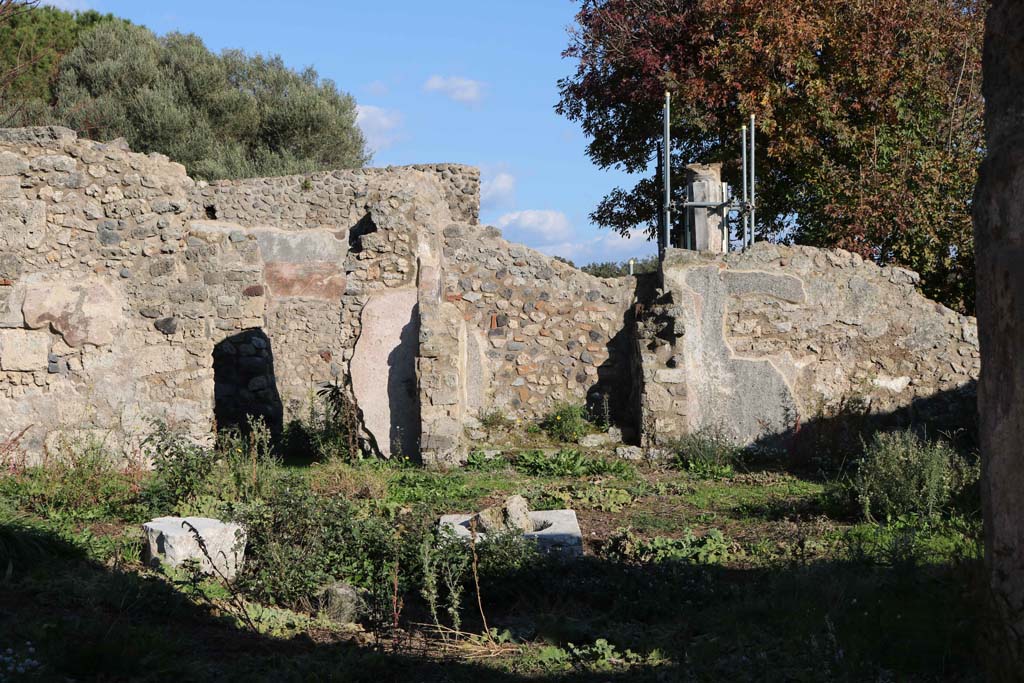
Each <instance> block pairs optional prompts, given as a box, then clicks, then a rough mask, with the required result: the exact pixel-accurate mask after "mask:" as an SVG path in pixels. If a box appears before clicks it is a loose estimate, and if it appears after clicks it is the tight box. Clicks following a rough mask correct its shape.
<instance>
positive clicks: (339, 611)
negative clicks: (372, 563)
mask: <svg viewBox="0 0 1024 683" xmlns="http://www.w3.org/2000/svg"><path fill="white" fill-rule="evenodd" d="M319 601H320V611H321V612H323V613H324V614H326V615H327V616H328V617H329V618H330V619H331V620H333V621H336V622H338V623H339V624H352V623H355V622H356V621H358V620H359V617H361V616H362V615H363V612H364V611H365V610H366V601H365V600H364V599H363V596H362V594H361V593H360V592H359V591H358V590H356V589H355V588H353V587H352V586H350V585H349V584H347V583H345V582H344V581H336V582H334V583H332V584H329V585H327V586H325V587H324V588H323V590H321V591H320V595H319Z"/></svg>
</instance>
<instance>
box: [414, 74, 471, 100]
mask: <svg viewBox="0 0 1024 683" xmlns="http://www.w3.org/2000/svg"><path fill="white" fill-rule="evenodd" d="M423 89H424V90H425V91H426V92H439V93H441V94H443V95H444V96H445V97H448V98H449V99H452V100H455V101H456V102H461V103H462V104H479V102H480V100H482V99H483V96H484V84H483V83H481V82H480V81H474V80H473V79H471V78H463V77H462V76H436V75H435V76H431V77H430V78H428V79H427V82H426V83H424V84H423Z"/></svg>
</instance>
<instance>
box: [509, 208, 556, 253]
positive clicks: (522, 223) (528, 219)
mask: <svg viewBox="0 0 1024 683" xmlns="http://www.w3.org/2000/svg"><path fill="white" fill-rule="evenodd" d="M495 225H497V226H498V227H499V228H501V229H502V231H504V233H505V239H508V240H511V241H513V242H524V243H526V244H527V245H530V246H532V245H535V244H552V243H554V242H561V241H565V240H569V239H572V236H573V229H572V225H571V224H570V223H569V219H568V218H567V217H566V215H565V214H564V213H562V212H561V211H554V210H551V209H527V210H526V211H513V212H512V213H506V214H504V215H502V216H501V217H500V218H498V220H497V221H496V222H495Z"/></svg>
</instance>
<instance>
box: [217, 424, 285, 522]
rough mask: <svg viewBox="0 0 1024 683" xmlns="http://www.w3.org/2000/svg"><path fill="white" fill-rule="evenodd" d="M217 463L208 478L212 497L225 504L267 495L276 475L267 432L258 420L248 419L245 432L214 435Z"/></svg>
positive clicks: (275, 460) (274, 461)
mask: <svg viewBox="0 0 1024 683" xmlns="http://www.w3.org/2000/svg"><path fill="white" fill-rule="evenodd" d="M217 456H218V458H217V462H216V464H215V465H214V467H213V471H212V474H211V486H212V491H211V492H212V493H214V494H215V495H216V496H217V497H219V498H220V499H221V500H223V501H226V502H231V503H235V502H248V501H252V500H256V499H258V498H263V497H265V496H266V495H268V494H269V493H270V486H271V484H272V483H273V481H274V479H275V478H276V476H277V475H278V474H279V466H280V463H279V462H278V460H277V458H276V457H275V456H274V454H273V452H272V445H271V436H270V430H269V429H267V426H266V424H265V423H264V422H263V419H262V418H255V417H251V416H250V417H249V423H248V429H247V430H246V431H244V432H243V431H241V430H239V429H225V430H223V431H221V432H219V433H218V434H217Z"/></svg>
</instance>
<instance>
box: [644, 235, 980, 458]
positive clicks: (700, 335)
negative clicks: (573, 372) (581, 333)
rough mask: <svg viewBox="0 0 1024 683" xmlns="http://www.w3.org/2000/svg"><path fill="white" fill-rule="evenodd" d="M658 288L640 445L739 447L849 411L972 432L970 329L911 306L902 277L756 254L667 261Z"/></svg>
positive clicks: (851, 260)
mask: <svg viewBox="0 0 1024 683" xmlns="http://www.w3.org/2000/svg"><path fill="white" fill-rule="evenodd" d="M662 278H663V283H664V293H663V295H662V298H661V299H660V300H659V301H658V302H657V303H656V304H655V305H652V306H651V307H650V308H649V309H648V310H647V311H646V313H645V315H644V316H643V319H642V320H641V322H640V324H639V330H640V334H639V335H638V337H637V344H636V349H637V357H638V363H637V365H638V368H639V371H638V372H637V379H638V383H639V385H640V386H639V388H638V392H639V393H640V394H641V395H642V400H641V406H640V411H639V412H640V414H641V418H640V419H641V421H642V422H643V433H644V436H645V441H646V442H647V443H648V444H649V445H656V444H663V443H665V442H668V441H670V440H671V439H673V438H676V437H678V436H680V435H682V434H684V433H688V432H693V431H695V430H699V429H702V428H705V429H713V430H721V431H724V432H726V433H727V434H728V435H729V436H731V437H732V438H733V439H735V440H738V441H741V442H746V443H749V442H753V441H758V440H761V439H764V438H767V437H771V436H773V435H777V434H782V433H790V434H792V433H793V432H794V431H795V430H799V429H800V427H801V426H802V425H807V424H809V423H812V422H814V421H815V420H820V419H827V418H828V417H829V416H834V415H836V414H838V413H841V412H842V411H843V410H844V409H849V408H851V407H853V408H856V409H858V410H866V411H867V412H868V413H870V414H874V415H878V416H892V415H899V414H901V413H903V414H907V415H915V416H916V417H927V418H931V419H933V420H935V421H937V422H938V423H939V424H940V425H941V426H942V428H943V429H950V430H952V429H955V428H956V427H958V426H960V425H963V424H965V423H967V424H970V423H972V422H973V415H974V410H975V408H974V396H975V387H974V382H975V380H976V379H977V377H978V371H979V363H980V361H979V352H978V337H977V323H976V321H975V319H974V318H972V317H967V316H963V315H959V314H957V313H956V312H954V311H952V310H950V309H948V308H946V307H944V306H942V305H940V304H937V303H935V302H934V301H930V300H928V299H926V298H925V297H923V296H922V295H921V294H920V293H919V292H918V291H917V290H916V288H915V285H916V284H917V281H918V277H917V275H916V274H915V273H913V272H912V271H909V270H905V269H902V268H896V267H879V266H877V265H876V264H874V263H872V262H870V261H865V260H863V259H862V258H860V257H859V256H857V255H856V254H852V253H850V252H846V251H843V250H839V249H833V250H822V249H815V248H812V247H786V246H780V245H774V244H769V243H758V244H756V245H754V247H752V248H751V249H750V250H748V251H747V252H745V253H732V254H728V255H724V256H723V255H710V254H697V253H695V252H685V251H682V250H670V251H669V254H668V256H667V257H666V260H665V262H664V264H663V267H662Z"/></svg>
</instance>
